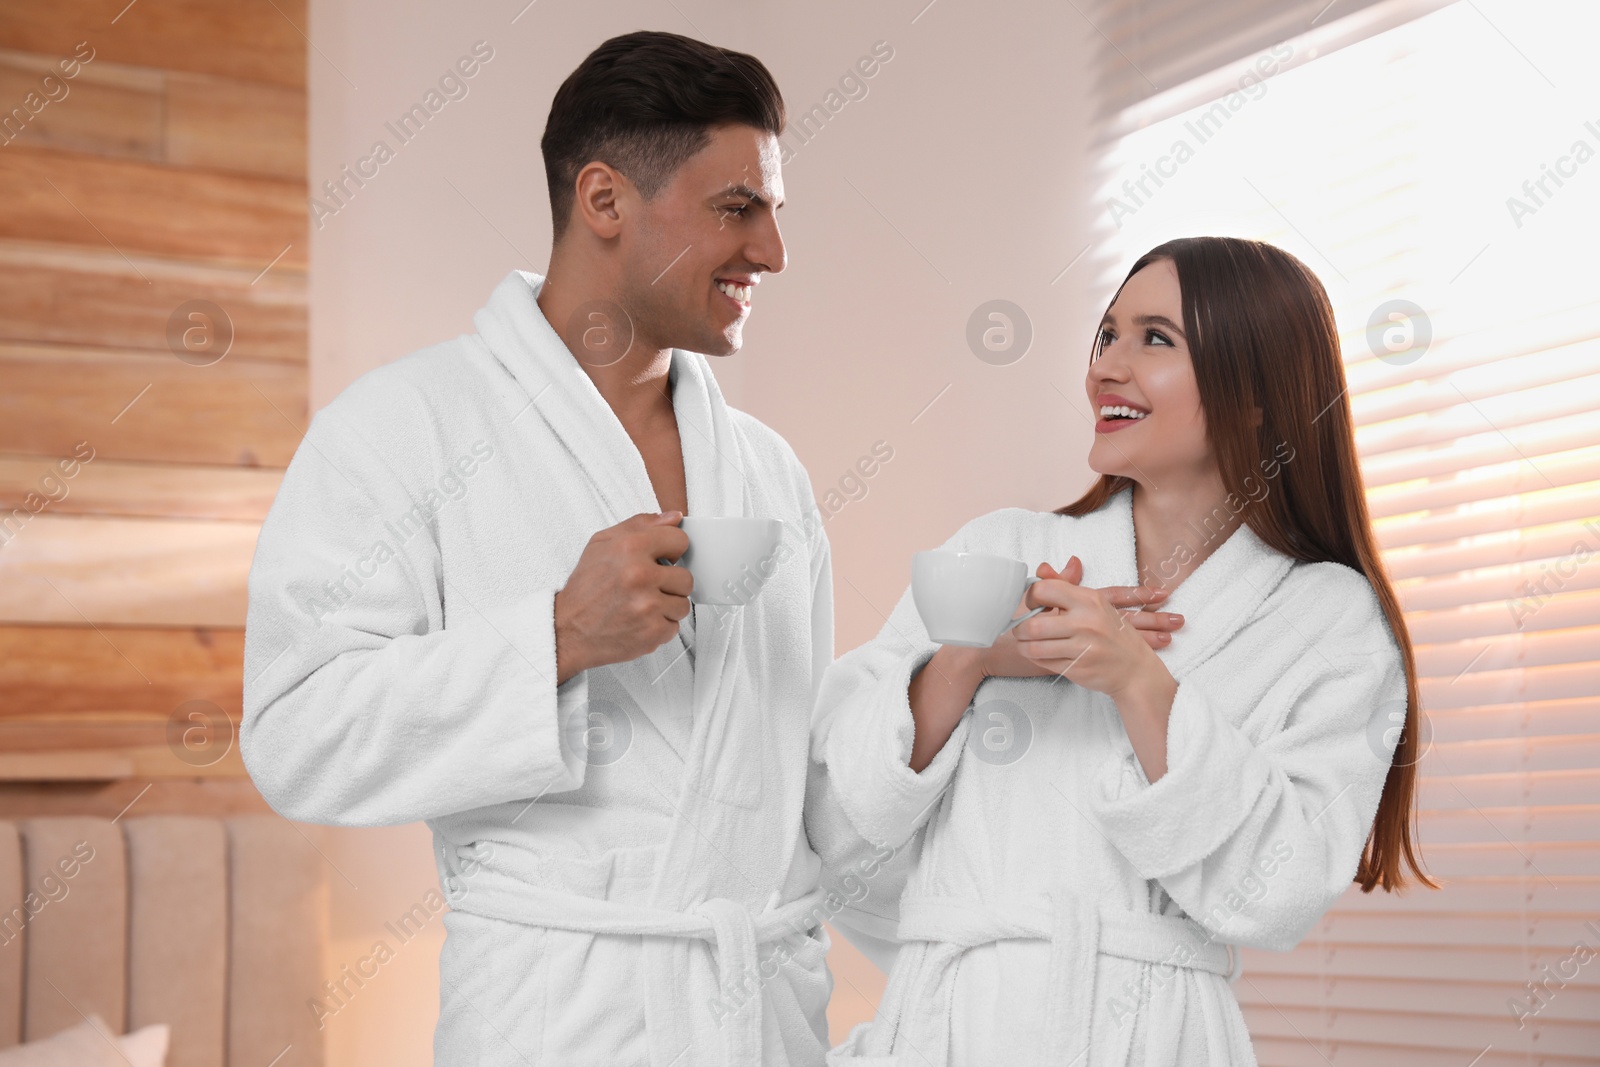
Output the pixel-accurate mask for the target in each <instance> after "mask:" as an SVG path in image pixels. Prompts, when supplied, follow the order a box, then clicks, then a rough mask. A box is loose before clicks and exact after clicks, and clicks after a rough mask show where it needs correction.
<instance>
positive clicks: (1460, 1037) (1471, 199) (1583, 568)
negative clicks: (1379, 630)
mask: <svg viewBox="0 0 1600 1067" xmlns="http://www.w3.org/2000/svg"><path fill="white" fill-rule="evenodd" d="M1118 6H1119V5H1117V4H1115V3H1113V4H1112V5H1111V7H1112V8H1113V9H1115V8H1117V7H1118ZM1434 6H1435V7H1437V5H1434ZM1384 10H1387V11H1390V12H1392V11H1394V10H1396V5H1394V4H1389V5H1381V4H1380V5H1376V7H1375V8H1368V9H1364V11H1363V12H1361V13H1358V14H1357V15H1355V16H1352V18H1353V19H1354V20H1360V19H1367V20H1369V29H1368V31H1367V32H1366V33H1365V34H1362V35H1359V39H1356V40H1353V41H1351V40H1350V35H1349V28H1348V26H1346V27H1344V28H1343V29H1341V28H1339V27H1338V26H1334V25H1329V26H1326V27H1323V28H1321V29H1316V30H1312V31H1311V32H1310V33H1308V34H1306V35H1305V36H1301V37H1297V38H1292V39H1290V40H1288V41H1286V42H1284V43H1281V44H1277V45H1268V46H1264V47H1262V48H1261V49H1260V50H1259V51H1257V52H1256V53H1254V54H1252V55H1250V56H1249V57H1248V58H1246V59H1245V60H1244V61H1242V62H1239V63H1236V64H1232V65H1230V66H1229V67H1228V68H1226V69H1224V70H1219V71H1215V72H1213V73H1212V74H1210V75H1207V76H1205V78H1203V79H1201V80H1199V81H1196V82H1193V83H1191V84H1189V85H1187V86H1182V87H1179V88H1178V89H1175V90H1169V91H1166V92H1163V93H1161V94H1158V95H1153V96H1150V97H1149V98H1148V99H1145V100H1143V101H1140V102H1137V103H1134V104H1132V105H1131V106H1128V107H1125V108H1123V109H1121V110H1119V111H1118V112H1117V113H1116V114H1115V115H1113V116H1111V118H1110V119H1109V126H1108V131H1109V132H1108V134H1107V141H1106V144H1105V146H1104V148H1105V156H1104V181H1103V184H1102V187H1101V197H1100V198H1101V201H1102V209H1101V210H1100V214H1099V234H1098V236H1097V240H1096V241H1095V243H1094V244H1093V245H1092V246H1091V248H1092V254H1090V255H1087V256H1085V259H1084V262H1085V264H1093V268H1092V271H1093V273H1092V274H1091V273H1090V272H1089V271H1085V272H1084V274H1083V275H1081V278H1080V281H1081V282H1082V283H1087V284H1093V285H1094V287H1095V291H1096V292H1099V293H1104V294H1107V295H1109V293H1110V292H1111V291H1112V290H1113V289H1114V287H1115V285H1116V283H1117V282H1118V281H1120V280H1121V277H1122V274H1123V273H1124V272H1125V271H1126V269H1127V267H1128V265H1129V264H1131V263H1132V261H1133V260H1134V259H1135V258H1136V257H1137V256H1138V255H1139V254H1140V253H1142V252H1144V251H1146V250H1147V249H1149V248H1151V247H1153V246H1154V245H1156V244H1159V243H1160V242H1162V241H1164V240H1167V239H1169V238H1172V237H1177V236H1184V235H1191V234H1201V233H1213V234H1226V235H1233V236H1240V237H1252V238H1259V239H1262V240H1266V241H1270V242H1272V243H1274V244H1277V245H1279V246H1281V247H1283V248H1285V249H1287V250H1289V251H1291V252H1293V253H1294V254H1295V255H1297V256H1299V257H1300V258H1301V259H1302V260H1303V261H1305V262H1306V263H1307V264H1308V265H1309V266H1310V267H1311V268H1312V269H1313V270H1315V271H1316V272H1317V274H1318V275H1319V276H1320V277H1321V278H1322V280H1323V283H1324V284H1325V285H1326V287H1327V289H1328V292H1329V295H1330V296H1331V297H1332V299H1333V302H1334V306H1335V310H1336V314H1337V316H1338V320H1339V323H1340V327H1341V333H1342V341H1343V346H1344V356H1345V361H1346V373H1347V376H1348V379H1349V385H1350V393H1351V403H1352V406H1353V409H1354V412H1355V417H1356V423H1357V428H1358V429H1357V440H1358V444H1359V447H1360V450H1361V454H1362V462H1363V473H1364V476H1365V479H1366V484H1367V491H1368V499H1369V501H1370V503H1371V506H1372V511H1373V516H1374V522H1375V525H1376V528H1377V532H1378V536H1379V539H1380V542H1381V543H1382V545H1383V547H1384V553H1385V559H1386V562H1387V565H1388V567H1389V569H1390V573H1391V575H1392V577H1393V578H1394V580H1395V583H1396V588H1397V590H1398V592H1399V594H1400V596H1401V599H1402V602H1403V603H1404V605H1405V609H1406V615H1407V620H1408V622H1409V625H1410V628H1411V633H1412V637H1413V639H1414V641H1415V642H1416V646H1417V667H1418V671H1419V673H1420V675H1421V688H1422V698H1423V703H1424V710H1425V714H1426V723H1427V726H1428V727H1429V731H1430V732H1431V743H1430V745H1429V747H1428V749H1427V751H1426V754H1425V755H1424V756H1423V758H1422V762H1421V764H1420V770H1421V786H1420V794H1419V808H1420V812H1419V816H1418V823H1419V830H1420V838H1421V841H1422V845H1423V855H1424V859H1425V862H1426V864H1427V866H1428V868H1429V870H1430V871H1431V872H1432V874H1433V875H1434V877H1435V879H1436V880H1440V881H1442V882H1444V884H1445V887H1444V889H1443V890H1442V891H1439V892H1433V891H1430V890H1426V889H1417V888H1413V889H1410V890H1408V891H1407V892H1406V893H1405V894H1404V895H1401V896H1395V895H1389V894H1384V893H1382V892H1375V893H1373V894H1370V895H1365V894H1362V893H1361V892H1360V891H1359V890H1357V889H1355V888H1352V889H1351V891H1350V892H1349V893H1348V894H1347V895H1346V897H1345V898H1343V899H1342V900H1341V901H1340V902H1339V903H1338V904H1337V905H1336V906H1335V907H1334V908H1333V910H1331V911H1330V912H1329V914H1328V915H1327V916H1326V918H1325V919H1324V921H1323V922H1322V923H1321V924H1320V926H1319V927H1318V928H1317V929H1316V930H1315V931H1313V933H1312V934H1311V935H1310V936H1309V937H1308V938H1307V939H1306V941H1305V942H1304V943H1303V944H1302V945H1301V946H1300V947H1299V948H1298V949H1297V950H1296V951H1294V952H1292V953H1288V954H1274V953H1263V952H1247V953H1246V959H1245V970H1244V976H1243V978H1241V980H1240V982H1239V984H1238V986H1237V992H1238V995H1239V999H1240V1002H1241V1004H1242V1005H1243V1007H1244V1011H1245V1015H1246V1017H1247V1019H1248V1020H1249V1023H1250V1027H1251V1030H1252V1033H1253V1034H1254V1036H1255V1041H1256V1048H1257V1054H1258V1056H1259V1057H1260V1060H1261V1062H1262V1063H1263V1064H1296V1065H1299V1064H1324V1063H1360V1064H1388V1063H1393V1064H1406V1065H1408V1067H1410V1065H1419V1064H1420V1065H1428V1064H1440V1065H1449V1067H1466V1065H1467V1064H1469V1063H1471V1064H1473V1065H1474V1067H1493V1065H1499V1064H1513V1063H1515V1064H1531V1063H1551V1064H1555V1063H1577V1062H1580V1061H1581V1062H1594V1061H1593V1059H1591V1058H1589V1057H1593V1056H1594V1055H1596V1053H1597V1052H1600V663H1597V662H1596V661H1597V659H1600V414H1597V409H1600V267H1597V264H1596V257H1597V249H1596V238H1597V237H1600V92H1597V91H1596V75H1595V73H1594V72H1593V70H1592V69H1589V68H1592V67H1593V64H1592V61H1591V60H1590V59H1589V57H1587V56H1585V55H1583V53H1582V49H1585V48H1588V47H1590V46H1591V45H1592V43H1593V42H1594V41H1595V40H1596V39H1597V33H1596V31H1597V30H1600V11H1596V9H1595V5H1591V4H1583V3H1576V2H1571V3H1550V4H1542V5H1534V6H1532V7H1528V6H1522V7H1517V6H1513V5H1511V4H1499V3H1491V2H1488V0H1479V2H1476V3H1473V2H1464V3H1457V4H1453V5H1450V6H1448V7H1443V8H1441V9H1438V10H1434V11H1432V12H1431V13H1427V14H1424V15H1422V16H1421V17H1418V18H1415V19H1412V20H1410V21H1404V22H1401V23H1400V24H1398V25H1395V24H1394V23H1395V22H1396V21H1398V20H1395V19H1391V20H1390V25H1391V27H1392V28H1387V29H1383V30H1382V32H1376V33H1373V32H1371V29H1370V20H1372V19H1374V18H1378V17H1382V15H1383V13H1384ZM1337 13H1338V10H1337V8H1335V9H1334V11H1333V12H1330V15H1333V14H1337ZM1324 21H1326V20H1324ZM1347 21H1348V20H1347ZM1341 33H1343V34H1345V36H1344V37H1343V38H1340V36H1339V35H1340V34H1341ZM1113 39H1114V35H1113ZM1346 42H1349V43H1346ZM1111 47H1112V49H1113V50H1112V51H1111V52H1109V53H1108V54H1109V55H1110V57H1111V58H1110V60H1108V62H1109V63H1112V64H1114V63H1115V62H1116V61H1117V59H1118V52H1117V51H1116V50H1115V49H1116V45H1115V44H1113V45H1112V46H1111ZM1123 51H1127V49H1126V48H1124V49H1123ZM1319 53H1320V54H1319ZM1134 54H1136V53H1134ZM1123 62H1133V61H1130V60H1127V59H1126V58H1124V59H1123ZM1251 72H1254V75H1253V76H1252V75H1251ZM1530 983H1531V984H1530ZM1474 1057H1478V1058H1477V1059H1474Z"/></svg>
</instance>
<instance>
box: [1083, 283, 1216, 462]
mask: <svg viewBox="0 0 1600 1067" xmlns="http://www.w3.org/2000/svg"><path fill="white" fill-rule="evenodd" d="M1084 385H1085V388H1086V390H1087V392H1088V394H1089V405H1090V407H1091V408H1092V409H1093V411H1094V414H1095V425H1094V430H1095V434H1094V444H1093V445H1092V446H1090V448H1089V466H1090V467H1091V468H1092V469H1093V470H1094V471H1096V472H1097V473H1099V474H1111V475H1122V476H1123V477H1126V478H1132V479H1133V480H1134V481H1136V482H1138V483H1140V484H1141V485H1144V486H1146V487H1147V488H1149V487H1157V488H1159V487H1162V486H1164V485H1168V484H1171V485H1174V486H1176V485H1182V484H1185V483H1187V482H1190V481H1191V480H1193V479H1198V478H1203V477H1205V476H1206V475H1207V474H1208V473H1210V472H1212V471H1214V470H1215V461H1214V460H1213V458H1212V455H1211V446H1210V444H1209V442H1207V440H1206V420H1205V413H1204V412H1203V411H1202V410H1201V408H1200V390H1199V387H1198V386H1197V385H1196V384H1195V380H1194V364H1193V363H1191V362H1190V360H1189V344H1188V340H1187V339H1186V338H1185V337H1184V334H1183V299H1182V293H1181V291H1180V290H1179V288H1178V270H1177V268H1176V267H1175V266H1173V263H1172V261H1171V260H1170V259H1158V260H1156V261H1155V262H1154V263H1151V264H1150V265H1149V266H1147V267H1145V268H1144V269H1143V270H1141V271H1139V272H1138V273H1137V274H1135V275H1134V276H1133V277H1131V278H1129V279H1128V281H1127V284H1125V285H1124V286H1123V287H1122V292H1121V293H1120V294H1118V296H1117V299H1116V302H1115V303H1113V304H1112V305H1111V307H1110V309H1109V310H1107V312H1106V316H1105V318H1104V319H1103V320H1102V321H1101V324H1100V348H1099V355H1098V357H1097V358H1096V359H1095V360H1094V361H1093V362H1092V363H1090V364H1089V374H1088V377H1087V379H1086V380H1085V383H1084ZM1130 409H1131V410H1130ZM1129 415H1131V416H1132V417H1131V418H1130V417H1128V416H1129Z"/></svg>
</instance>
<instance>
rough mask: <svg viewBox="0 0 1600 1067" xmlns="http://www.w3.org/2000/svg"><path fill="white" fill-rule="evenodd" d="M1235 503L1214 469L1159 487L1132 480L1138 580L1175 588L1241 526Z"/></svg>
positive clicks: (1160, 587)
mask: <svg viewBox="0 0 1600 1067" xmlns="http://www.w3.org/2000/svg"><path fill="white" fill-rule="evenodd" d="M1230 503H1231V504H1232V505H1234V506H1230ZM1239 504H1240V498H1239V497H1238V495H1237V494H1232V495H1231V497H1230V494H1229V493H1228V492H1227V491H1226V490H1225V489H1224V488H1223V486H1222V478H1221V476H1220V475H1219V474H1217V473H1216V472H1215V471H1213V472H1212V473H1211V475H1210V476H1209V477H1204V478H1198V479H1192V480H1188V481H1186V482H1185V483H1184V484H1181V485H1167V486H1165V487H1162V488H1156V487H1153V486H1146V485H1144V484H1142V483H1139V482H1135V483H1134V486H1133V533H1134V543H1135V547H1136V553H1135V554H1136V556H1137V562H1138V565H1139V582H1140V584H1142V585H1148V586H1152V587H1154V588H1157V589H1166V590H1169V591H1170V590H1172V589H1176V588H1177V587H1178V585H1179V583H1181V582H1182V581H1183V580H1184V579H1185V578H1187V577H1189V575H1191V574H1193V573H1194V571H1195V569H1196V568H1197V567H1199V566H1200V564H1202V563H1204V562H1205V561H1206V557H1208V556H1210V555H1211V553H1212V552H1215V551H1216V550H1217V547H1218V546H1219V545H1221V544H1222V543H1223V542H1224V541H1226V540H1227V539H1228V538H1229V537H1230V536H1232V534H1233V532H1234V531H1235V530H1237V529H1238V528H1239V525H1240V523H1241V522H1242V521H1243V519H1242V511H1241V510H1239V509H1238V505H1239Z"/></svg>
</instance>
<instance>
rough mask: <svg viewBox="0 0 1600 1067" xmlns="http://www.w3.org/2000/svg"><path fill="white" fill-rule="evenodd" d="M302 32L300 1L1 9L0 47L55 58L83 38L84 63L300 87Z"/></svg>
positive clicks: (180, 0) (66, 1)
mask: <svg viewBox="0 0 1600 1067" xmlns="http://www.w3.org/2000/svg"><path fill="white" fill-rule="evenodd" d="M113 20H115V21H114V22H113ZM303 32H309V25H308V23H307V20H306V0H162V2H160V3H148V2H147V3H139V4H130V3H128V0H55V2H53V3H49V4H24V3H15V4H12V3H8V4H3V5H0V47H5V48H14V49H20V50H22V51H24V52H40V53H43V54H45V55H48V56H52V57H56V56H70V55H72V54H73V52H74V49H75V48H76V47H77V45H78V43H79V42H81V41H87V42H88V43H89V45H90V47H91V48H92V49H93V53H92V57H93V58H92V59H91V62H90V63H89V66H93V64H94V63H95V62H99V61H100V60H106V61H108V62H113V63H132V64H136V65H138V66H143V67H162V68H167V69H170V70H188V71H194V72H196V73H200V74H215V75H219V76H222V77H233V78H244V79H246V80H248V81H261V82H271V83H272V84H274V85H288V86H295V87H304V85H305V84H306V52H307V51H308V48H309V46H308V44H307V41H306V38H305V36H303ZM84 54H86V55H88V54H89V53H88V52H87V51H86V52H85V53H84Z"/></svg>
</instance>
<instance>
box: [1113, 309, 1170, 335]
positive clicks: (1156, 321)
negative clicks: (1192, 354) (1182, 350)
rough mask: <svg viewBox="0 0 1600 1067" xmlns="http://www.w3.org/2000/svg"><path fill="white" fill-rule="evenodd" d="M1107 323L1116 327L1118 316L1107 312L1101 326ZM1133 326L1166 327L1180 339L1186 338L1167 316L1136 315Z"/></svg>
mask: <svg viewBox="0 0 1600 1067" xmlns="http://www.w3.org/2000/svg"><path fill="white" fill-rule="evenodd" d="M1107 323H1110V324H1111V325H1113V326H1115V325H1116V323H1117V319H1116V316H1115V315H1113V314H1111V312H1109V311H1108V312H1106V313H1105V316H1104V317H1103V318H1102V319H1101V320H1100V325H1102V326H1104V325H1106V324H1107ZM1133 324H1134V325H1135V326H1165V327H1166V328H1167V329H1169V330H1171V331H1172V332H1173V333H1175V334H1177V335H1178V336H1179V337H1184V333H1183V327H1182V326H1179V325H1178V324H1177V323H1175V322H1173V321H1172V320H1171V319H1169V318H1167V317H1166V316H1165V315H1135V316H1134V317H1133ZM1185 339H1186V340H1187V338H1185Z"/></svg>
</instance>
